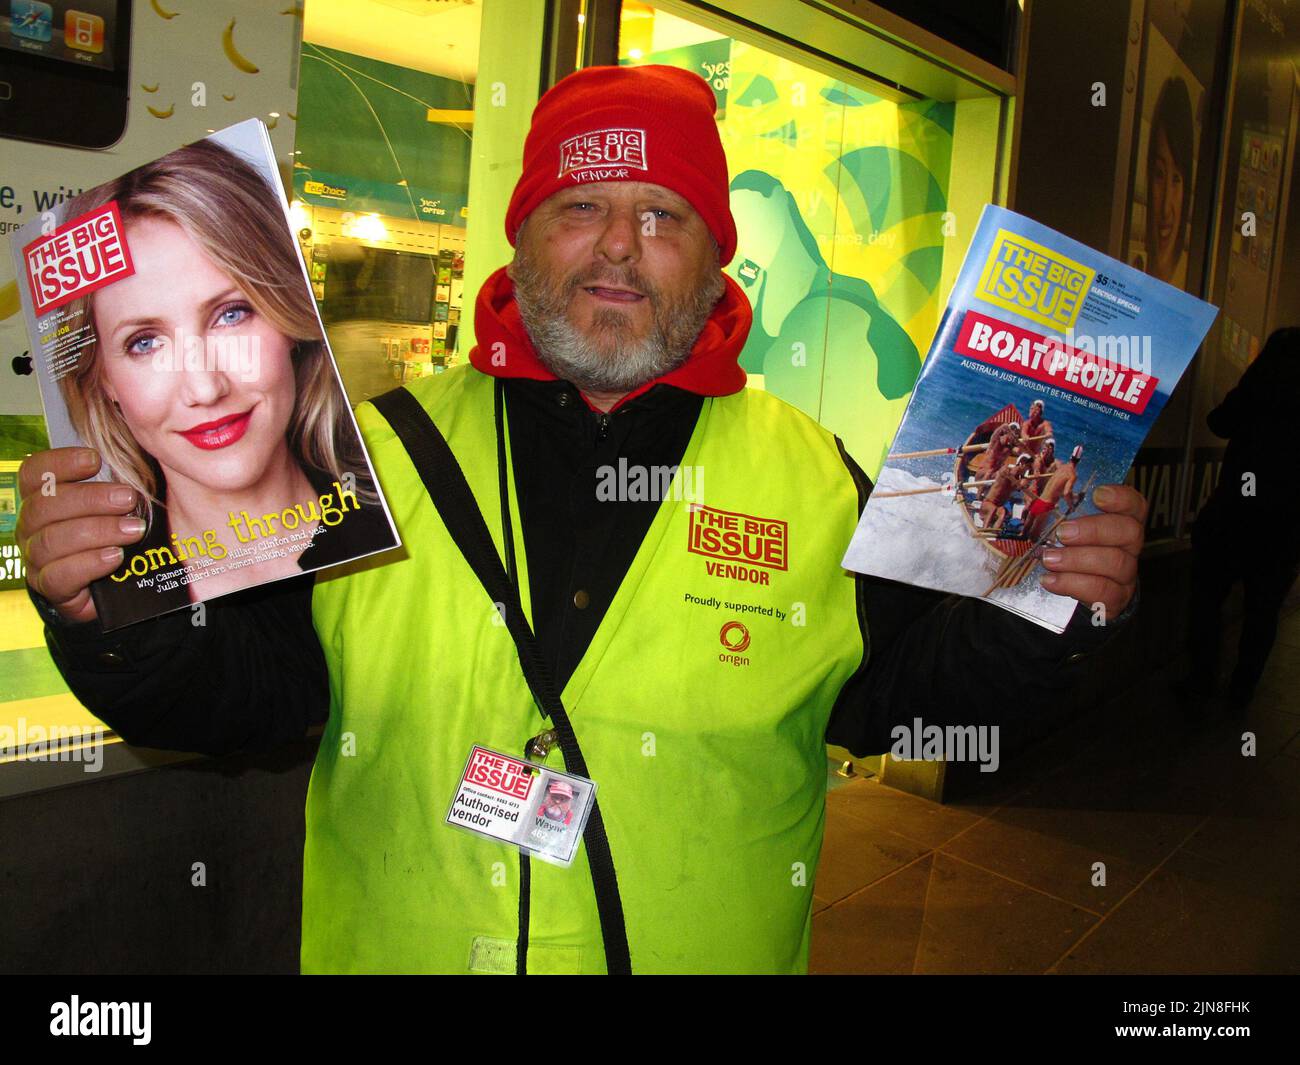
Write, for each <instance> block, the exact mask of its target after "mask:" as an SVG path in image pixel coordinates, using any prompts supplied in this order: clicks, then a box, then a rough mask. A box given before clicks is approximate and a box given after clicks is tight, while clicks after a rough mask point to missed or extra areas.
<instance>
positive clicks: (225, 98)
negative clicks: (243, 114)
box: [221, 92, 235, 103]
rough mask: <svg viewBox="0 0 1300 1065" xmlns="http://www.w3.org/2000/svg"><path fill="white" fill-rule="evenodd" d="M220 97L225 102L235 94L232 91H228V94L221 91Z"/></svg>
mask: <svg viewBox="0 0 1300 1065" xmlns="http://www.w3.org/2000/svg"><path fill="white" fill-rule="evenodd" d="M221 98H222V99H223V100H225V101H226V103H230V101H231V100H233V99H234V98H235V94H234V93H233V92H232V93H230V94H229V95H227V94H226V93H224V92H223V93H222V94H221Z"/></svg>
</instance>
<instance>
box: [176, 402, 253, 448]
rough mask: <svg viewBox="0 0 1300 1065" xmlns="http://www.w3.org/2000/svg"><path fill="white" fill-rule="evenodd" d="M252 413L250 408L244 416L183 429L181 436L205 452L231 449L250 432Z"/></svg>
mask: <svg viewBox="0 0 1300 1065" xmlns="http://www.w3.org/2000/svg"><path fill="white" fill-rule="evenodd" d="M252 413H253V412H252V409H251V408H250V409H248V410H246V411H244V412H243V413H242V414H230V415H227V416H226V417H224V418H218V419H217V420H216V421H211V422H204V423H203V424H202V425H195V426H191V427H190V428H189V429H182V430H180V434H181V436H183V437H185V439H186V440H188V441H189V442H190V443H191V444H193V445H194V446H195V447H198V448H202V449H203V450H204V451H216V450H217V449H218V448H223V447H229V446H230V445H231V444H233V443H235V441H237V440H239V438H240V437H242V436H243V435H244V433H245V432H247V431H248V422H249V415H251V414H252Z"/></svg>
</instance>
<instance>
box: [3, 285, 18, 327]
mask: <svg viewBox="0 0 1300 1065" xmlns="http://www.w3.org/2000/svg"><path fill="white" fill-rule="evenodd" d="M17 313H18V282H17V280H14V281H10V282H9V284H7V285H0V321H4V319H6V318H11V317H13V316H14V315H15V314H17Z"/></svg>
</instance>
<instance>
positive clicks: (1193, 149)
mask: <svg viewBox="0 0 1300 1065" xmlns="http://www.w3.org/2000/svg"><path fill="white" fill-rule="evenodd" d="M1143 71H1144V74H1143V78H1142V96H1141V104H1140V115H1139V133H1138V146H1137V153H1136V155H1135V157H1134V169H1133V203H1132V206H1131V210H1130V212H1129V234H1128V251H1127V253H1126V256H1125V258H1126V260H1127V261H1128V263H1129V265H1131V266H1133V267H1136V268H1137V269H1138V270H1142V271H1143V272H1145V273H1147V274H1150V275H1151V276H1152V277H1154V278H1157V279H1159V280H1161V281H1164V282H1166V283H1167V284H1170V285H1173V286H1174V287H1175V288H1181V289H1183V290H1186V288H1187V253H1188V241H1189V239H1190V236H1191V224H1192V222H1191V219H1192V194H1193V190H1194V189H1195V188H1196V156H1197V149H1198V147H1199V144H1200V132H1201V122H1200V115H1201V103H1202V98H1203V97H1204V95H1205V87H1204V86H1203V85H1202V84H1201V83H1200V82H1199V81H1198V80H1197V79H1196V77H1195V75H1194V74H1193V73H1192V71H1191V69H1190V68H1189V67H1188V66H1187V64H1186V63H1184V62H1183V60H1182V59H1181V58H1180V57H1179V55H1178V53H1177V52H1176V51H1175V50H1174V48H1173V46H1172V45H1171V44H1170V43H1169V41H1168V39H1167V38H1166V37H1165V35H1164V34H1163V33H1162V32H1161V31H1160V29H1159V27H1157V26H1156V25H1154V24H1150V25H1148V26H1147V32H1146V45H1145V55H1144V58H1143Z"/></svg>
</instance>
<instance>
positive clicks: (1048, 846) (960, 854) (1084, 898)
mask: <svg viewBox="0 0 1300 1065" xmlns="http://www.w3.org/2000/svg"><path fill="white" fill-rule="evenodd" d="M1090 835H1091V836H1104V830H1103V828H1101V827H1098V824H1097V821H1096V819H1093V820H1092V821H1089V820H1088V818H1087V816H1086V814H1081V813H1080V812H1079V811H1077V810H1061V809H1054V808H1051V807H1047V808H1043V807H1026V806H1016V807H1008V808H1007V809H1005V810H1001V811H999V812H998V813H996V814H994V815H993V816H992V817H991V818H989V819H988V820H985V821H981V822H980V823H979V824H978V825H976V826H975V827H974V828H972V829H971V830H970V831H969V832H966V833H963V834H962V835H960V836H958V837H957V838H956V839H955V840H953V841H952V842H951V843H947V844H945V845H944V846H943V848H942V850H941V853H944V854H950V855H952V856H953V857H955V858H960V859H962V860H964V861H967V862H970V863H972V864H974V865H978V866H981V867H983V868H984V869H987V870H989V871H990V872H993V873H997V874H1000V875H1002V876H1004V877H1007V878H1008V879H1010V880H1014V881H1016V882H1018V883H1021V884H1025V885H1027V886H1028V887H1031V888H1037V889H1038V890H1039V891H1043V892H1046V893H1047V894H1049V895H1053V896H1055V897H1056V898H1058V899H1061V900H1063V901H1065V902H1069V903H1072V904H1074V905H1076V906H1080V907H1082V908H1084V909H1086V910H1091V911H1093V912H1094V913H1105V912H1106V910H1108V909H1109V908H1110V907H1112V906H1114V905H1115V904H1116V903H1118V902H1119V900H1120V899H1122V898H1123V897H1124V895H1125V894H1127V893H1128V892H1129V891H1131V890H1132V889H1133V887H1134V886H1135V885H1136V884H1137V883H1138V881H1140V880H1141V879H1142V876H1143V874H1144V873H1145V872H1146V869H1145V868H1143V867H1140V866H1138V865H1135V864H1134V863H1133V862H1130V861H1126V860H1125V859H1123V858H1121V857H1119V856H1118V855H1116V854H1113V853H1111V852H1109V851H1103V850H1102V849H1101V848H1099V847H1097V846H1095V845H1087V844H1082V843H1078V842H1074V841H1072V840H1071V839H1070V837H1071V836H1079V837H1085V836H1090ZM1099 861H1100V862H1104V863H1105V865H1106V886H1105V887H1094V886H1093V884H1092V879H1093V868H1092V867H1093V863H1094V862H1099Z"/></svg>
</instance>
